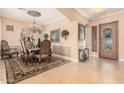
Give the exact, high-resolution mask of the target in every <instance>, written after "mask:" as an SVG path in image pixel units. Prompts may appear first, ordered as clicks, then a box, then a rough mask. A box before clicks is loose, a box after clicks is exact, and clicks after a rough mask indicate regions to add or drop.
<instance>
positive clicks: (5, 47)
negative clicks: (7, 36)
mask: <svg viewBox="0 0 124 93" xmlns="http://www.w3.org/2000/svg"><path fill="white" fill-rule="evenodd" d="M1 51H2V52H3V51H10V47H9V45H8V42H7V41H6V40H2V41H1Z"/></svg>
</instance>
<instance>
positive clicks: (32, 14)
mask: <svg viewBox="0 0 124 93" xmlns="http://www.w3.org/2000/svg"><path fill="white" fill-rule="evenodd" d="M27 13H28V14H29V15H30V16H33V17H40V16H41V13H40V12H37V11H34V10H29V11H27Z"/></svg>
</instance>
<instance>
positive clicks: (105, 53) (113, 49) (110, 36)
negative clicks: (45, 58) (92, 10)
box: [99, 21, 118, 59]
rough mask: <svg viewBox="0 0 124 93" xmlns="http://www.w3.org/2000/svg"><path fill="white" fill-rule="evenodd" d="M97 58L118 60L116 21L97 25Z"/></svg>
mask: <svg viewBox="0 0 124 93" xmlns="http://www.w3.org/2000/svg"><path fill="white" fill-rule="evenodd" d="M99 28H100V32H99V38H100V39H99V40H100V41H99V46H100V47H99V56H100V57H102V58H109V59H118V21H116V22H111V23H106V24H100V25H99Z"/></svg>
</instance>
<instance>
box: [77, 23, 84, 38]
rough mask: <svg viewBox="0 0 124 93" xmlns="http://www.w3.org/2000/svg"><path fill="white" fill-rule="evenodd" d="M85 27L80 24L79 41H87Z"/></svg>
mask: <svg viewBox="0 0 124 93" xmlns="http://www.w3.org/2000/svg"><path fill="white" fill-rule="evenodd" d="M85 34H86V32H85V26H84V25H83V24H80V23H79V24H78V40H85Z"/></svg>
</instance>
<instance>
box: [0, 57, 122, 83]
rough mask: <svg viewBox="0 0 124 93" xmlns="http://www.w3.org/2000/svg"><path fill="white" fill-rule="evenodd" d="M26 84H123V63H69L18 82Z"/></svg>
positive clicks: (105, 61)
mask: <svg viewBox="0 0 124 93" xmlns="http://www.w3.org/2000/svg"><path fill="white" fill-rule="evenodd" d="M0 65H1V67H0V69H1V72H0V73H2V74H0V75H1V76H0V80H1V81H2V83H5V81H6V79H5V68H4V64H3V62H0ZM27 83H28V84H37V83H38V84H39V83H54V84H55V83H57V84H58V83H60V84H61V83H85V84H86V83H124V62H118V61H114V60H107V59H97V58H90V60H89V61H87V62H85V63H81V62H80V63H76V62H70V63H68V64H65V65H63V66H60V67H57V68H55V69H52V70H49V71H46V72H44V73H41V74H39V75H36V76H33V77H31V78H28V79H25V80H23V81H21V82H18V84H27Z"/></svg>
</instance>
